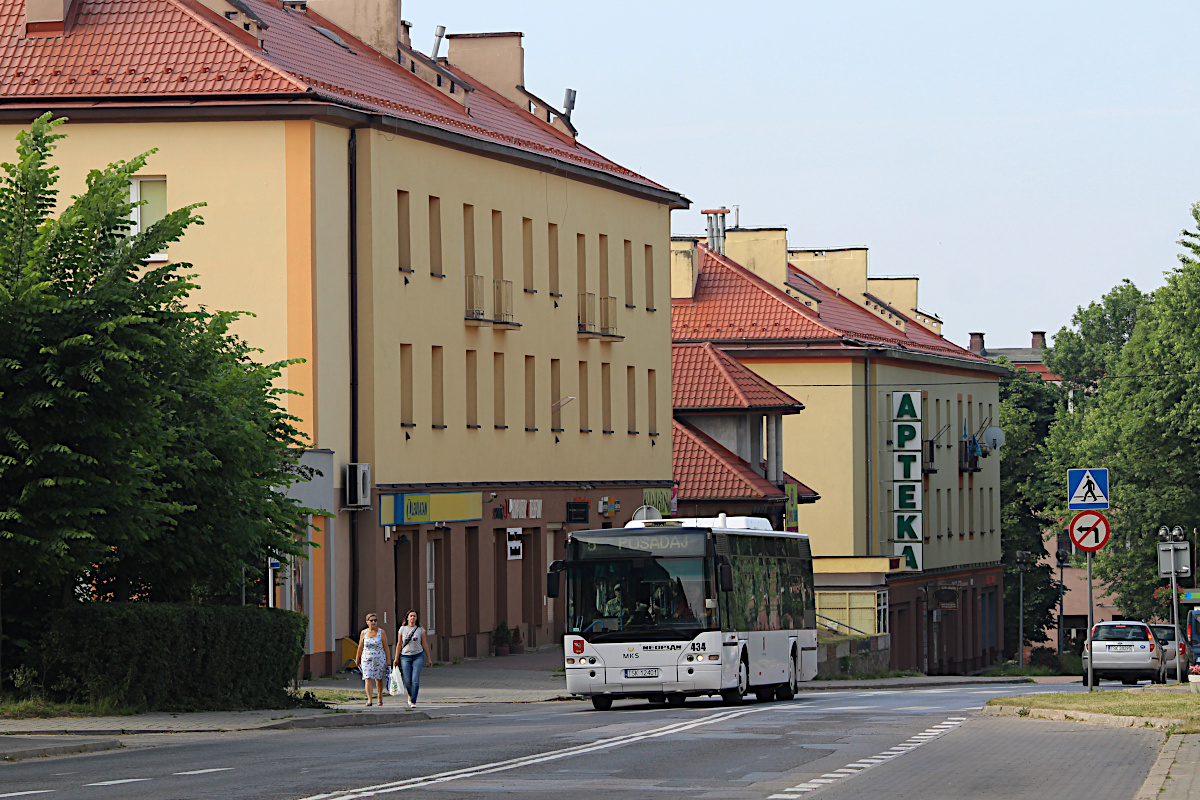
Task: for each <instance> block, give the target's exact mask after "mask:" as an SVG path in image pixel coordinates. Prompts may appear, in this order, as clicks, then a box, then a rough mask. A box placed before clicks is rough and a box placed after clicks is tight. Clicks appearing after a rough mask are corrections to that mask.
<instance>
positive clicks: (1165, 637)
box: [1150, 625, 1195, 681]
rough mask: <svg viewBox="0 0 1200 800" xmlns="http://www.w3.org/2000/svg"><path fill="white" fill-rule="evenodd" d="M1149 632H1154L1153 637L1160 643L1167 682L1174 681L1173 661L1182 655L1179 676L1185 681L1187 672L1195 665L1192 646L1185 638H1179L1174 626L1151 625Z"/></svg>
mask: <svg viewBox="0 0 1200 800" xmlns="http://www.w3.org/2000/svg"><path fill="white" fill-rule="evenodd" d="M1150 630H1152V631H1154V635H1155V636H1157V637H1158V641H1159V642H1161V643H1162V648H1163V655H1164V657H1165V661H1166V668H1167V680H1175V659H1176V658H1177V657H1178V656H1180V655H1182V656H1183V663H1182V664H1180V667H1182V669H1181V670H1180V674H1181V675H1183V679H1184V681H1186V680H1187V674H1188V670H1189V669H1190V668H1191V666H1192V664H1193V663H1195V662H1194V658H1193V656H1192V646H1191V644H1190V643H1189V642H1188V640H1187V637H1186V636H1180V635H1179V630H1178V629H1177V628H1176V627H1175V626H1174V625H1151V626H1150Z"/></svg>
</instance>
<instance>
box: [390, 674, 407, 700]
mask: <svg viewBox="0 0 1200 800" xmlns="http://www.w3.org/2000/svg"><path fill="white" fill-rule="evenodd" d="M403 687H404V676H403V675H401V674H400V668H399V667H392V672H391V674H390V675H388V694H390V695H391V696H392V697H395V696H396V695H398V694H400V690H401V689H402V688H403Z"/></svg>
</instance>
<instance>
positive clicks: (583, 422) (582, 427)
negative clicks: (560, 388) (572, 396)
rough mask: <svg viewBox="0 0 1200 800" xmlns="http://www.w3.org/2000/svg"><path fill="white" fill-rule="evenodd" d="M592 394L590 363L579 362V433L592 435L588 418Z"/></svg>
mask: <svg viewBox="0 0 1200 800" xmlns="http://www.w3.org/2000/svg"><path fill="white" fill-rule="evenodd" d="M590 399H591V397H590V392H589V391H588V362H586V361H580V362H579V400H578V401H577V402H578V403H579V432H580V433H591V432H592V425H591V420H590V419H589V418H588V409H589V407H590V402H589V401H590Z"/></svg>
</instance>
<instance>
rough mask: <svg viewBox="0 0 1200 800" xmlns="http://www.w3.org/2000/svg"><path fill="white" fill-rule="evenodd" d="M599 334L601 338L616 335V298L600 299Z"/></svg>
mask: <svg viewBox="0 0 1200 800" xmlns="http://www.w3.org/2000/svg"><path fill="white" fill-rule="evenodd" d="M600 334H601V335H602V336H616V335H617V298H615V297H601V298H600Z"/></svg>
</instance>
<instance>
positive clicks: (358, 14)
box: [308, 0, 400, 61]
mask: <svg viewBox="0 0 1200 800" xmlns="http://www.w3.org/2000/svg"><path fill="white" fill-rule="evenodd" d="M308 8H309V9H311V10H312V11H314V12H315V13H317V14H320V15H321V16H322V17H324V18H325V19H327V20H329V21H330V22H332V23H333V24H334V25H337V26H338V27H339V28H341V29H342V30H344V31H346V32H347V33H349V34H351V35H352V36H354V37H356V38H358V39H360V40H362V41H363V42H364V43H365V44H367V45H369V46H370V47H372V48H374V49H375V50H378V51H379V52H380V53H382V54H383V55H385V56H387V57H388V58H390V59H391V60H392V61H396V60H398V59H399V57H400V54H399V53H398V52H397V51H396V40H397V38H399V34H400V0H391V1H390V2H389V1H388V0H384V1H383V2H371V3H364V2H362V0H308Z"/></svg>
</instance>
